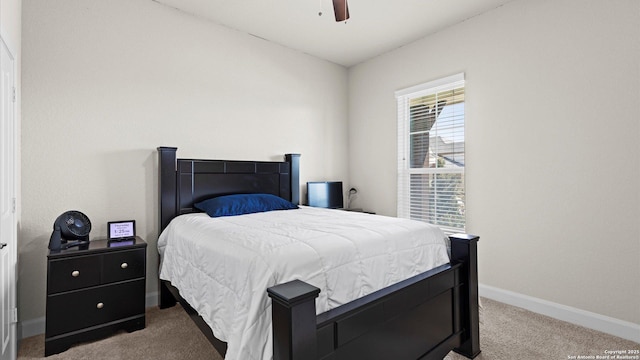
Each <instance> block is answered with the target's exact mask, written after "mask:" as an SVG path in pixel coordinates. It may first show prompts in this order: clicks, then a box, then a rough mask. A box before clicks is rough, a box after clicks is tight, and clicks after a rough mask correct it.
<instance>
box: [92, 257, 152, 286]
mask: <svg viewBox="0 0 640 360" xmlns="http://www.w3.org/2000/svg"><path fill="white" fill-rule="evenodd" d="M103 256H104V258H103V262H102V283H103V284H107V283H110V282H116V281H122V280H129V279H135V278H139V277H143V276H144V275H145V267H146V265H145V260H146V249H145V248H142V249H135V250H128V251H120V252H115V253H111V254H105V255H103Z"/></svg>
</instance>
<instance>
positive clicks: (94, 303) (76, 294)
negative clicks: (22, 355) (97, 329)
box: [46, 279, 145, 337]
mask: <svg viewBox="0 0 640 360" xmlns="http://www.w3.org/2000/svg"><path fill="white" fill-rule="evenodd" d="M144 299H145V280H144V279H140V280H135V281H129V282H125V283H121V284H116V285H109V286H99V287H95V288H91V289H88V290H78V291H72V292H68V293H64V294H60V295H51V296H49V297H48V299H47V324H46V334H47V337H52V336H56V335H60V334H64V333H66V332H70V331H75V330H80V329H84V328H87V327H90V326H94V325H99V324H105V323H109V322H111V321H116V320H121V319H124V318H128V317H132V316H136V315H140V314H144Z"/></svg>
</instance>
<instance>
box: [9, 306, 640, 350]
mask: <svg viewBox="0 0 640 360" xmlns="http://www.w3.org/2000/svg"><path fill="white" fill-rule="evenodd" d="M482 304H483V307H484V310H483V316H482V323H481V325H480V347H481V349H482V353H481V354H480V355H479V356H478V357H477V358H476V359H492V360H493V359H495V360H503V359H504V360H510V359H568V358H569V356H576V357H577V356H593V357H594V358H595V356H596V355H604V351H605V350H634V349H635V350H640V344H637V343H634V342H631V341H627V340H623V339H620V338H617V337H614V336H610V335H607V334H603V333H600V332H597V331H593V330H589V329H585V328H582V327H579V326H576V325H572V324H568V323H565V322H562V321H558V320H554V319H551V318H548V317H546V316H542V315H538V314H535V313H532V312H529V311H526V310H523V309H520V308H516V307H513V306H508V305H505V304H502V303H499V302H496V301H492V300H488V299H482ZM18 359H19V360H31V359H44V335H39V336H34V337H31V338H28V339H24V340H23V341H22V342H21V343H20V347H19V350H18ZM46 359H49V360H61V359H65V360H79V359H90V360H118V359H135V360H146V359H194V360H200V359H210V360H219V359H221V357H220V356H219V355H218V354H217V353H216V352H215V350H214V349H213V347H212V346H211V345H210V344H209V342H208V341H207V340H206V338H205V337H204V336H203V335H202V334H201V333H200V331H199V330H198V328H197V327H196V326H195V325H194V324H193V323H192V322H191V319H189V317H188V316H187V315H186V313H185V312H184V311H183V310H182V308H181V307H180V306H176V307H174V308H171V309H167V310H158V309H157V308H150V309H148V311H147V327H146V328H145V329H144V330H140V331H136V332H133V333H130V334H129V333H124V332H123V333H119V334H117V335H114V336H112V337H109V338H107V339H104V340H100V341H96V342H92V343H87V344H80V345H77V346H74V347H72V348H71V349H69V350H67V351H65V352H63V353H60V354H57V355H53V356H50V357H47V358H46ZM446 359H447V360H461V359H465V358H464V357H462V356H460V355H457V354H450V355H448V356H447V357H446ZM390 360H393V359H390Z"/></svg>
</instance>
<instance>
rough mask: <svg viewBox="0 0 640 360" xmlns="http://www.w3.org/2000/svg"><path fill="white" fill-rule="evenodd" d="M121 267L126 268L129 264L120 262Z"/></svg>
mask: <svg viewBox="0 0 640 360" xmlns="http://www.w3.org/2000/svg"><path fill="white" fill-rule="evenodd" d="M120 267H121V268H123V269H126V268H128V267H129V264H127V263H122V265H120Z"/></svg>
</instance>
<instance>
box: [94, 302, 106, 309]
mask: <svg viewBox="0 0 640 360" xmlns="http://www.w3.org/2000/svg"><path fill="white" fill-rule="evenodd" d="M96 307H97V308H98V309H102V308H103V307H104V304H103V303H98V305H96Z"/></svg>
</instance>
